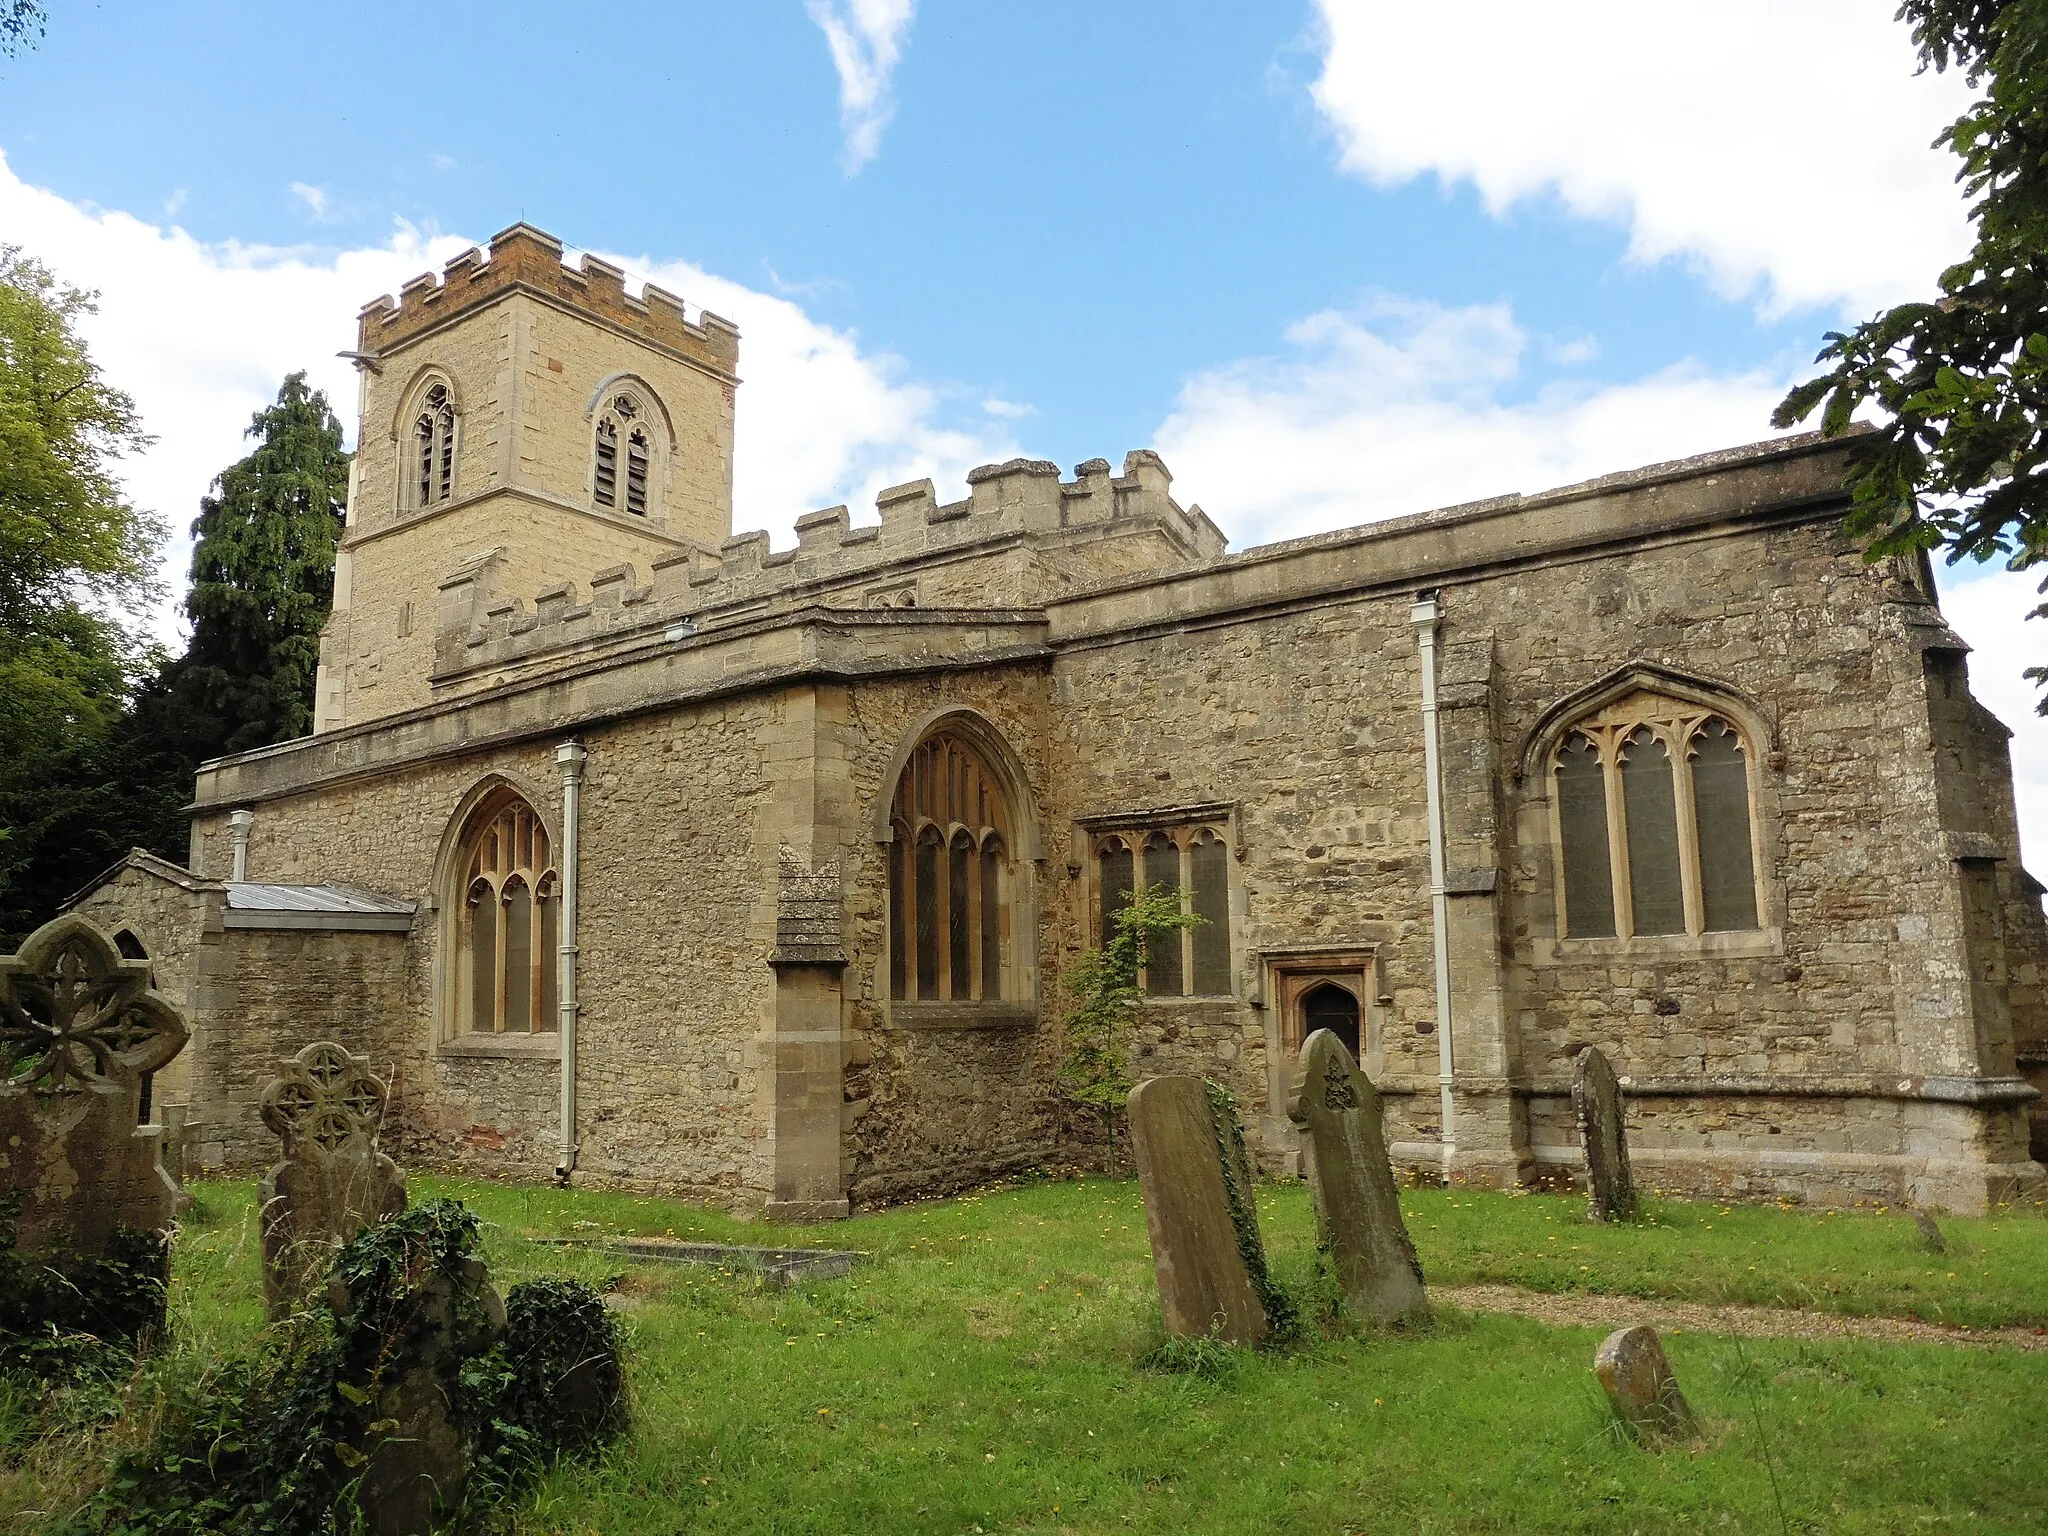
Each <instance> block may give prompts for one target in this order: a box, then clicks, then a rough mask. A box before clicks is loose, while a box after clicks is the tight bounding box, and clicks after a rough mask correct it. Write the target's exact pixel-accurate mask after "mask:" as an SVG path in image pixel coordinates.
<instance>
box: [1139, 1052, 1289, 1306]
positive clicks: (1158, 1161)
mask: <svg viewBox="0 0 2048 1536" xmlns="http://www.w3.org/2000/svg"><path fill="white" fill-rule="evenodd" d="M1130 1116H1131V1150H1132V1152H1133V1154H1134V1155H1135V1156H1136V1158H1137V1163H1138V1187H1139V1189H1140V1190H1141V1191H1142V1192H1143V1194H1144V1197H1145V1228H1146V1231H1147V1232H1148V1233H1149V1234H1150V1236H1151V1239H1152V1267H1153V1270H1154V1271H1155V1273H1156V1274H1157V1275H1158V1277H1159V1310H1160V1314H1161V1315H1162V1317H1163V1318H1164V1319H1165V1323H1166V1331H1167V1332H1168V1333H1169V1334H1171V1335H1174V1336H1175V1337H1179V1338H1208V1337H1215V1338H1218V1339H1221V1340H1223V1341H1224V1342H1225V1343H1229V1344H1256V1343H1258V1342H1260V1341H1261V1340H1262V1339H1264V1338H1265V1337H1266V1334H1267V1331H1268V1323H1267V1319H1266V1311H1265V1307H1264V1305H1263V1304H1262V1303H1261V1301H1260V1298H1259V1292H1258V1289H1257V1287H1256V1286H1255V1285H1254V1283H1253V1280H1252V1274H1251V1270H1250V1268H1249V1263H1250V1262H1253V1261H1255V1262H1257V1263H1258V1264H1260V1265H1261V1267H1263V1265H1264V1262H1265V1257H1264V1253H1263V1251H1262V1250H1261V1249H1260V1247H1259V1229H1258V1217H1257V1209H1256V1205H1255V1203H1254V1201H1253V1197H1252V1175H1251V1167H1250V1162H1249V1160H1248V1159H1247V1158H1246V1157H1245V1155H1244V1151H1243V1148H1242V1146H1241V1144H1239V1143H1238V1142H1237V1141H1236V1139H1235V1138H1234V1137H1232V1136H1231V1135H1230V1134H1229V1133H1228V1129H1227V1127H1226V1126H1225V1125H1224V1124H1223V1123H1221V1117H1220V1112H1219V1111H1218V1109H1217V1107H1216V1106H1215V1105H1214V1104H1213V1103H1212V1102H1211V1101H1210V1097H1209V1085H1208V1084H1207V1083H1205V1082H1203V1081H1202V1079H1200V1078H1199V1077H1153V1078H1147V1079H1146V1080H1145V1081H1144V1082H1142V1083H1140V1084H1138V1086H1137V1087H1135V1088H1133V1089H1132V1090H1131V1098H1130ZM1226 1156H1227V1157H1228V1158H1229V1159H1230V1161H1231V1164H1232V1166H1231V1167H1230V1169H1229V1170H1228V1172H1227V1173H1226V1170H1225V1166H1224V1160H1225V1158H1226ZM1233 1184H1235V1187H1236V1188H1237V1190H1238V1191H1239V1197H1238V1198H1237V1199H1236V1200H1235V1201H1233V1199H1232V1193H1231V1191H1232V1185H1233Z"/></svg>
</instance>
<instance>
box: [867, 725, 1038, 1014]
mask: <svg viewBox="0 0 2048 1536" xmlns="http://www.w3.org/2000/svg"><path fill="white" fill-rule="evenodd" d="M889 831H890V838H889V995H890V996H891V997H892V998H895V999H896V1000H898V1001H902V1002H996V1001H1000V1000H1002V999H1004V998H1006V997H1011V996H1013V995H1014V994H1015V993H1016V991H1017V990H1018V988H1017V985H1016V981H1015V976H1016V965H1017V962H1016V959H1015V935H1014V934H1013V932H1012V929H1011V917H1010V913H1011V905H1012V890H1013V886H1014V870H1013V866H1012V863H1011V860H1012V858H1013V857H1014V854H1013V846H1014V839H1013V836H1012V832H1011V819H1010V813H1009V807H1008V803H1007V799H1006V797H1005V795H1004V792H1003V789H1002V786H1001V783H1000V781H999V780H998V779H997V778H996V776H995V775H994V773H992V772H991V771H990V769H989V766H988V764H987V763H986V761H984V759H983V758H982V755H981V753H980V752H979V751H977V750H976V749H975V747H974V746H973V744H972V743H970V742H969V741H968V740H967V739H966V738H965V737H964V736H961V735H959V734H957V733H956V732H953V731H948V730H940V731H937V732H935V733H934V734H932V735H931V736H928V737H926V738H925V739H924V740H923V741H921V742H919V743H918V745H917V749H916V750H915V751H914V752H912V753H911V756H910V760H909V761H908V762H907V763H905V764H904V766H903V772H902V774H901V775H900V776H899V777H898V778H897V781H896V793H895V797H894V799H893V800H892V801H891V803H890V807H889Z"/></svg>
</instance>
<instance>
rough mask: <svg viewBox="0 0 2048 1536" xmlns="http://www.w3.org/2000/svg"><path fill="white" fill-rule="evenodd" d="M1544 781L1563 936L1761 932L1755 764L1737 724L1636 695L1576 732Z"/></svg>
mask: <svg viewBox="0 0 2048 1536" xmlns="http://www.w3.org/2000/svg"><path fill="white" fill-rule="evenodd" d="M1551 772H1552V775H1553V778H1554V780H1555V787H1556V795H1555V797H1554V801H1553V804H1554V807H1555V818H1556V832H1557V846H1558V857H1559V861H1560V865H1561V869H1560V875H1561V879H1560V882H1559V884H1560V890H1561V893H1562V902H1561V912H1560V923H1559V931H1560V932H1561V934H1562V935H1563V936H1564V937H1566V938H1573V939H1600V938H1630V937H1634V936H1637V935H1642V936H1652V935H1660V934H1661V935H1683V934H1690V935H1697V934H1702V933H1727V932H1739V931H1743V930H1753V929H1756V928H1758V927H1760V926H1761V923H1760V921H1759V913H1760V912H1761V910H1762V903H1761V899H1760V895H1759V889H1758V878H1757V872H1758V858H1757V853H1756V826H1757V818H1756V809H1755V793H1756V784H1755V754H1754V749H1753V748H1752V746H1751V744H1750V743H1749V742H1748V741H1747V740H1746V739H1745V737H1744V735H1743V733H1742V731H1741V729H1740V728H1739V727H1737V726H1736V725H1735V724H1734V723H1733V722H1732V721H1730V720H1728V719H1727V718H1725V717H1724V716H1722V715H1719V714H1716V713H1715V712H1713V711H1712V710H1711V709H1708V708H1705V707H1703V706H1700V705H1695V704H1690V703H1686V702H1683V701H1681V700H1677V699H1669V698H1664V697H1661V696H1659V695H1655V694H1650V693H1636V694H1633V695H1631V696H1630V697H1628V698H1626V699H1623V700H1621V701H1620V702H1618V703H1616V704H1613V705H1611V706H1609V707H1607V708H1605V709H1603V710H1601V711H1599V712H1598V713H1596V714H1594V715H1592V716H1590V717H1588V718H1587V719H1584V720H1581V721H1579V722H1577V723H1576V724H1575V725H1574V726H1573V728H1572V729H1571V730H1570V731H1568V732H1567V733H1566V734H1565V737H1564V740H1563V742H1562V743H1561V744H1560V745H1559V747H1558V749H1557V753H1556V756H1555V759H1554V761H1553V763H1552V765H1551Z"/></svg>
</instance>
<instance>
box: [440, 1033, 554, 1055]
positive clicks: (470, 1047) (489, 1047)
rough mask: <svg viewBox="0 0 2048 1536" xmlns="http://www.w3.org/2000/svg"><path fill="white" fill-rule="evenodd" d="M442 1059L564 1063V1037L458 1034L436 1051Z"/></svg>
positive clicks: (443, 1042) (548, 1034)
mask: <svg viewBox="0 0 2048 1536" xmlns="http://www.w3.org/2000/svg"><path fill="white" fill-rule="evenodd" d="M435 1054H436V1055H438V1056H488V1057H496V1058H498V1059H499V1060H528V1061H560V1060H561V1059H562V1036H561V1034H560V1032H559V1031H556V1030H552V1029H551V1030H547V1031H545V1032H544V1033H540V1034H521V1035H512V1034H505V1035H481V1034H468V1035H456V1036H454V1037H453V1038H451V1039H447V1040H443V1041H442V1042H441V1043H440V1045H439V1046H438V1047H437V1048H436V1050H435Z"/></svg>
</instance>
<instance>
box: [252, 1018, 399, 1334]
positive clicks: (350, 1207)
mask: <svg viewBox="0 0 2048 1536" xmlns="http://www.w3.org/2000/svg"><path fill="white" fill-rule="evenodd" d="M383 1118H384V1085H383V1084H382V1083H381V1082H379V1081H378V1080H377V1078H376V1075H375V1074H374V1073H372V1072H371V1071H370V1067H369V1063H368V1062H367V1061H365V1060H364V1059H363V1058H362V1057H360V1056H351V1055H350V1054H349V1053H348V1052H347V1051H345V1050H343V1049H342V1048H341V1047H340V1046H338V1045H335V1044H332V1043H331V1042H328V1041H317V1042H315V1043H314V1044H312V1045H309V1046H307V1047H306V1048H305V1049H304V1050H302V1051H300V1052H299V1053H298V1055H297V1056H295V1057H293V1058H292V1060H291V1061H290V1062H289V1063H287V1064H286V1066H285V1069H284V1072H283V1073H282V1075H280V1076H279V1077H277V1078H275V1079H274V1080H273V1081H272V1082H271V1084H270V1086H269V1087H268V1088H266V1089H264V1090H263V1123H264V1124H265V1125H267V1126H269V1127H270V1128H271V1129H272V1130H273V1131H275V1132H277V1134H278V1135H279V1136H280V1137H282V1138H283V1140H284V1161H283V1162H281V1163H279V1164H278V1165H277V1166H276V1167H274V1168H272V1169H271V1170H270V1172H268V1173H267V1174H265V1175H264V1176H263V1195H262V1199H263V1219H262V1227H263V1291H264V1297H265V1299H266V1300H267V1301H268V1302H269V1304H270V1311H271V1314H272V1316H283V1315H285V1314H287V1313H289V1312H290V1311H291V1310H292V1309H293V1307H295V1306H297V1305H298V1304H300V1303H301V1302H303V1301H304V1300H305V1298H306V1297H307V1296H308V1295H309V1294H310V1293H311V1292H312V1291H313V1290H314V1289H315V1288H316V1287H317V1286H318V1285H319V1284H320V1283H321V1282H322V1281H323V1280H324V1279H325V1278H326V1275H327V1271H328V1268H329V1267H330V1266H331V1265H332V1264H333V1262H334V1255H335V1252H336V1251H337V1250H338V1249H339V1248H340V1247H341V1245H342V1244H343V1243H345V1242H347V1241H348V1240H349V1239H350V1238H351V1237H354V1236H355V1235H356V1233H358V1232H360V1231H362V1230H363V1228H365V1227H367V1226H370V1225H372V1224H374V1223H375V1222H377V1221H380V1220H382V1219H383V1218H384V1217H386V1216H393V1215H396V1214H397V1213H398V1212H400V1211H402V1210H404V1209H405V1175H404V1174H402V1173H400V1172H399V1170H398V1165H397V1164H396V1163H394V1162H392V1161H391V1159H390V1158H388V1157H386V1156H385V1155H384V1154H383V1152H382V1151H380V1150H379V1149H378V1146H377V1131H378V1127H379V1126H380V1125H381V1124H382V1122H383Z"/></svg>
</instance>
